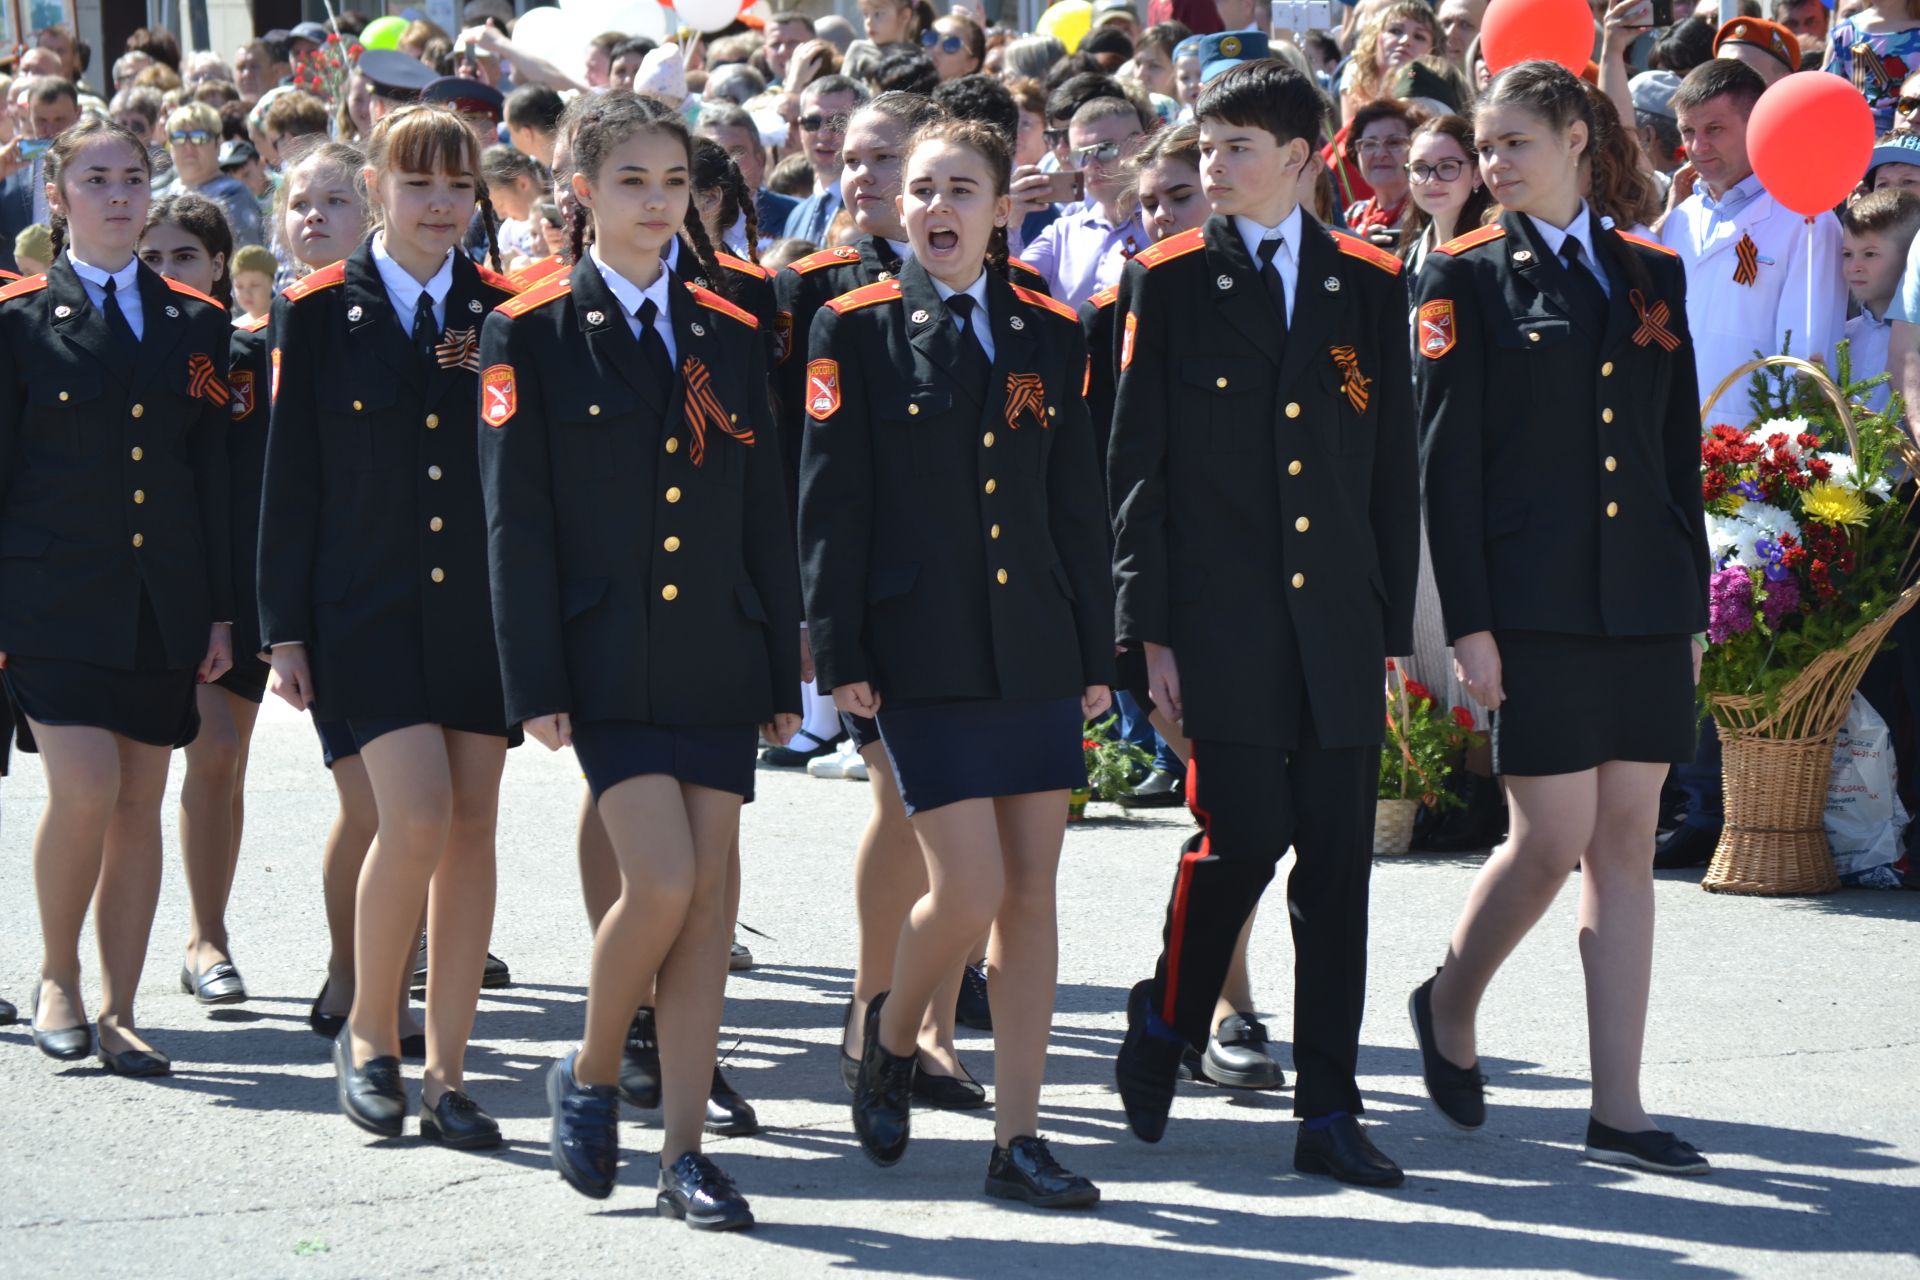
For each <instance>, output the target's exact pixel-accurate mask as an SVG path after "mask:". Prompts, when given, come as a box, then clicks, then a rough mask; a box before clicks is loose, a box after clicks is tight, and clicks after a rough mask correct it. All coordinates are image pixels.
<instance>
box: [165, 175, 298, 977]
mask: <svg viewBox="0 0 1920 1280" xmlns="http://www.w3.org/2000/svg"><path fill="white" fill-rule="evenodd" d="M232 256H233V232H232V231H231V230H229V229H228V226H227V218H226V215H225V214H224V213H222V212H221V211H220V206H219V205H217V204H215V203H213V202H212V201H211V200H208V199H207V198H205V197H204V196H198V195H194V194H192V193H191V192H187V193H183V194H179V195H171V196H167V197H165V198H163V199H160V200H156V201H154V202H153V204H152V205H151V206H149V208H148V209H147V218H146V229H145V230H144V231H143V232H142V233H141V236H140V261H142V262H143V263H145V264H146V265H147V266H148V267H150V268H152V269H153V270H154V271H157V272H159V273H160V274H162V275H164V276H167V277H168V278H170V279H172V280H176V281H178V282H179V283H181V284H184V285H188V286H190V287H192V288H194V289H197V290H199V291H200V292H201V293H204V294H207V295H208V296H210V297H212V298H213V299H214V300H215V301H216V302H218V303H220V304H221V305H222V306H224V307H226V308H228V310H229V311H231V310H232V307H233V281H232V279H231V278H230V276H229V274H228V270H227V264H228V262H229V261H230V260H231V259H232ZM264 328H265V325H264V323H263V324H261V325H259V326H256V327H255V329H254V330H253V331H249V330H247V329H233V330H231V334H232V337H231V339H230V341H229V344H228V361H229V372H228V375H227V385H228V387H229V389H230V390H231V391H232V392H233V399H232V400H231V402H230V408H231V409H232V412H233V419H232V422H231V424H230V427H229V430H228V431H227V433H226V437H227V492H228V495H229V498H230V503H229V515H228V526H229V529H230V535H229V541H230V544H231V547H232V551H233V568H232V580H233V587H234V602H235V604H234V623H233V642H234V652H233V669H232V670H230V671H228V672H227V674H225V675H224V676H221V677H220V679H219V680H218V681H216V682H215V683H214V684H211V685H207V686H204V687H202V688H200V689H199V690H197V691H196V694H195V696H196V698H197V700H198V707H199V712H200V732H199V733H198V734H197V735H195V737H194V739H193V741H192V742H190V743H188V744H187V751H186V754H187V774H186V777H185V779H184V780H183V781H182V783H181V786H180V852H181V861H182V863H183V864H184V865H185V867H186V872H187V895H188V901H189V903H190V905H191V911H192V914H191V918H190V921H189V927H188V931H187V952H186V961H185V963H184V964H183V965H182V966H181V969H180V989H181V990H182V991H185V992H186V993H187V994H189V995H191V996H192V997H193V998H194V999H195V1000H197V1001H199V1002H200V1003H201V1004H203V1005H219V1004H238V1003H240V1002H241V1001H244V1000H245V999H246V998H247V986H246V983H245V982H244V981H243V980H242V979H241V977H240V971H239V969H237V968H236V967H235V966H234V963H233V950H232V947H231V946H230V944H229V942H228V939H227V898H228V895H229V894H230V893H231V892H232V890H233V875H234V868H235V867H236V866H237V865H238V863H239V859H240V831H241V822H242V817H243V813H244V809H243V805H244V793H245V790H246V776H247V746H248V743H249V742H250V741H251V739H252V737H253V722H254V717H255V716H256V715H258V714H259V711H260V700H261V697H262V696H263V695H264V694H265V692H266V688H267V664H266V663H264V662H262V661H260V659H259V657H258V656H257V655H258V653H259V650H260V645H259V637H258V634H257V632H258V631H259V624H258V621H257V620H256V613H257V611H256V609H255V608H254V595H253V552H254V543H255V536H254V535H255V531H256V527H257V525H258V521H259V512H260V466H261V462H262V460H263V458H264V457H265V453H266V430H265V423H266V414H265V413H264V412H260V413H258V414H257V415H256V412H255V391H256V389H257V388H258V387H261V386H264V385H265V375H266V364H267V360H266V342H265V336H264V334H262V333H260V332H259V330H260V329H264Z"/></svg>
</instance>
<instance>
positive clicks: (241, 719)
mask: <svg viewBox="0 0 1920 1280" xmlns="http://www.w3.org/2000/svg"><path fill="white" fill-rule="evenodd" d="M196 694H197V696H198V698H199V703H200V733H199V735H198V736H196V737H195V738H194V740H193V741H192V742H191V743H189V744H188V745H187V750H186V755H187V773H186V777H185V778H184V779H182V780H181V784H180V854H181V862H182V864H183V865H184V866H185V868H186V872H187V895H188V901H189V903H190V905H191V908H192V913H191V916H190V918H189V921H188V928H187V954H186V962H187V965H188V967H189V968H191V969H192V970H193V971H194V972H196V973H203V972H205V971H206V970H207V969H209V968H211V967H212V966H214V965H216V964H219V963H221V962H222V961H231V960H232V959H233V950H232V947H231V946H230V944H229V941H228V938H227V900H228V898H229V897H230V896H231V895H232V893H233V877H234V872H235V869H236V868H237V867H238V866H239V863H240V835H241V825H242V823H243V821H244V819H245V813H246V777H247V754H248V747H249V746H250V744H251V742H252V739H253V725H254V720H255V718H256V717H257V716H258V715H259V712H260V708H259V707H258V706H257V705H255V704H254V703H251V702H249V701H247V700H246V699H245V698H242V697H239V696H237V695H235V694H232V693H229V692H228V691H227V690H225V689H222V688H221V687H220V686H218V685H202V686H201V687H200V688H199V689H198V690H196Z"/></svg>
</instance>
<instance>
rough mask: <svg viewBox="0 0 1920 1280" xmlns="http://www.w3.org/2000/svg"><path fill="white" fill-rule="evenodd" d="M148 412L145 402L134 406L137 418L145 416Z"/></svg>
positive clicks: (134, 414)
mask: <svg viewBox="0 0 1920 1280" xmlns="http://www.w3.org/2000/svg"><path fill="white" fill-rule="evenodd" d="M146 412H147V406H145V405H143V404H137V405H135V406H133V416H134V417H136V418H140V417H145V416H146Z"/></svg>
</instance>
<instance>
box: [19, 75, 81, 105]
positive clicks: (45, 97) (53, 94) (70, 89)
mask: <svg viewBox="0 0 1920 1280" xmlns="http://www.w3.org/2000/svg"><path fill="white" fill-rule="evenodd" d="M28 97H29V99H30V100H31V101H32V102H33V105H34V106H36V107H49V106H52V105H53V104H54V103H55V102H58V101H59V100H60V99H61V98H71V99H73V105H74V106H75V107H76V108H77V107H78V106H79V105H80V86H79V85H77V84H75V83H74V82H73V81H71V80H62V79H61V78H60V77H59V76H41V77H39V78H38V79H37V80H35V81H34V82H33V89H32V92H31V93H29V94H28Z"/></svg>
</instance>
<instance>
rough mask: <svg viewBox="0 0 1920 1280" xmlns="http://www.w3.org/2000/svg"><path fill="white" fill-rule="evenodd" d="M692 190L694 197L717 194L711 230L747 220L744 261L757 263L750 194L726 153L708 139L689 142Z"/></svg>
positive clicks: (757, 238)
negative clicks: (717, 206)
mask: <svg viewBox="0 0 1920 1280" xmlns="http://www.w3.org/2000/svg"><path fill="white" fill-rule="evenodd" d="M693 190H694V194H696V195H703V194H705V193H707V192H718V193H719V195H720V208H719V210H718V211H717V212H716V214H715V215H714V220H713V221H714V226H716V227H731V226H732V225H733V224H734V223H736V222H738V221H739V220H740V219H741V218H742V217H745V218H746V220H747V257H748V258H750V259H752V260H753V261H754V262H755V263H758V262H759V261H760V248H759V245H760V218H759V215H758V213H757V212H756V211H755V209H754V207H753V191H752V189H751V188H749V187H748V186H747V180H746V178H745V177H744V176H743V175H742V174H741V172H740V166H739V165H738V164H735V163H734V160H733V157H732V156H730V155H728V154H727V149H726V148H725V147H723V146H721V145H720V144H719V143H717V142H715V141H714V140H713V139H712V138H702V137H696V138H695V139H694V140H693Z"/></svg>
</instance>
